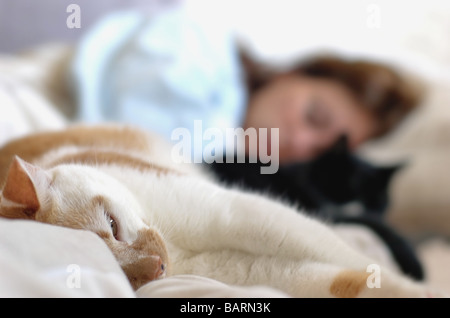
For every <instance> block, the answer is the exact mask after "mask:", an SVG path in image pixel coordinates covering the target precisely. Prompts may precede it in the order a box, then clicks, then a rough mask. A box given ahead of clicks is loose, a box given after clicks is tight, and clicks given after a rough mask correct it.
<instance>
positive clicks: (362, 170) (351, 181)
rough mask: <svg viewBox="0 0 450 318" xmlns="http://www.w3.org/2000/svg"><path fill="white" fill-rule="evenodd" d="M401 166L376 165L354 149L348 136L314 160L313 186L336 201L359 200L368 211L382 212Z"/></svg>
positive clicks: (332, 201)
mask: <svg viewBox="0 0 450 318" xmlns="http://www.w3.org/2000/svg"><path fill="white" fill-rule="evenodd" d="M399 168H400V166H392V167H377V166H374V165H372V164H370V163H368V162H366V161H364V160H362V159H360V158H358V157H357V156H355V155H354V154H352V153H351V151H350V150H349V149H348V147H347V141H346V138H342V139H341V140H339V142H338V143H336V144H335V146H334V147H333V148H332V149H330V151H328V152H326V153H325V154H323V155H322V156H320V157H319V158H317V159H316V160H315V161H313V162H312V163H311V167H310V169H311V170H310V172H311V174H310V180H311V182H312V183H313V186H314V187H315V188H316V189H318V190H319V191H320V193H321V194H322V195H323V196H324V197H325V198H327V199H328V200H329V201H330V203H333V204H338V205H342V204H346V203H350V202H358V203H360V204H361V205H362V206H363V208H364V210H365V211H373V212H383V211H384V210H385V209H386V207H387V205H388V201H389V200H388V199H389V193H388V190H389V184H390V181H391V179H392V176H393V175H394V174H395V172H396V171H398V169H399Z"/></svg>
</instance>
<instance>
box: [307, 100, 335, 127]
mask: <svg viewBox="0 0 450 318" xmlns="http://www.w3.org/2000/svg"><path fill="white" fill-rule="evenodd" d="M306 120H307V122H308V123H309V124H310V125H311V126H313V127H315V128H317V129H326V128H328V127H330V125H331V117H330V114H329V112H328V111H327V110H326V109H325V107H324V105H323V104H322V103H321V102H320V101H319V100H318V99H317V98H314V99H312V101H311V102H310V104H309V105H308V107H307V110H306Z"/></svg>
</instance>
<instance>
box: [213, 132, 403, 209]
mask: <svg viewBox="0 0 450 318" xmlns="http://www.w3.org/2000/svg"><path fill="white" fill-rule="evenodd" d="M262 165H263V164H261V163H260V162H257V163H248V160H246V163H239V164H227V163H223V164H221V163H215V164H212V165H211V168H212V169H213V171H214V172H215V173H216V174H217V176H218V177H219V179H221V180H222V181H223V182H226V183H233V184H235V183H238V184H241V185H243V186H245V187H246V188H250V189H254V190H263V191H264V192H268V193H271V194H273V195H276V196H277V197H281V198H284V199H287V200H288V201H289V202H291V203H296V204H299V206H301V207H302V208H304V209H305V210H306V211H308V212H309V213H319V214H320V213H324V212H325V213H326V211H330V210H333V209H334V210H336V209H340V210H341V212H342V210H343V209H344V207H345V205H347V204H349V203H356V204H357V205H359V206H360V208H361V209H360V210H361V211H360V212H364V213H375V214H382V213H383V212H384V211H385V209H386V207H387V204H388V186H389V182H390V180H391V177H392V176H393V175H394V173H395V172H396V171H397V170H398V169H399V168H400V166H398V165H396V166H390V167H377V166H374V165H372V164H370V163H368V162H366V161H364V160H362V159H360V158H359V157H357V156H356V155H354V154H353V153H352V152H351V151H349V149H348V147H347V138H346V137H342V138H340V139H339V140H338V142H337V143H336V144H335V145H334V146H333V147H331V148H330V149H329V150H328V151H327V152H325V153H324V154H322V155H321V156H319V157H318V158H317V159H315V160H312V161H310V162H305V163H295V164H291V165H285V166H280V168H279V170H278V172H277V173H275V174H266V175H264V174H261V173H260V167H261V166H262ZM356 204H355V205H353V206H356ZM330 207H332V208H331V209H330ZM352 213H353V214H355V211H352Z"/></svg>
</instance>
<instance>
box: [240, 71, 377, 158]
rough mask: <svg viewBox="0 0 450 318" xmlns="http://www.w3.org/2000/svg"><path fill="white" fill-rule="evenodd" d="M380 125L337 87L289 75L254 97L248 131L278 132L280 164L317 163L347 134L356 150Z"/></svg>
mask: <svg viewBox="0 0 450 318" xmlns="http://www.w3.org/2000/svg"><path fill="white" fill-rule="evenodd" d="M375 125H376V123H375V119H374V118H373V117H372V116H371V115H370V114H369V113H368V112H367V111H366V110H364V107H362V105H359V104H358V102H357V101H356V99H355V98H354V97H353V96H352V94H351V93H350V92H349V91H348V90H347V89H346V88H345V87H344V86H342V85H341V84H339V83H338V82H335V81H331V80H324V79H316V78H310V77H300V76H298V75H284V76H279V77H277V78H275V79H273V80H272V81H271V82H270V83H269V84H267V85H266V86H264V87H263V88H262V89H261V90H260V91H258V92H257V93H256V94H255V95H254V96H253V97H252V99H251V100H250V103H249V108H248V112H247V117H246V120H245V123H244V128H245V129H246V128H249V127H254V128H257V129H258V128H268V129H269V131H268V134H269V136H270V128H279V160H280V163H287V162H292V161H305V160H310V159H312V158H314V157H315V156H317V155H318V154H320V153H321V152H323V151H324V150H326V149H327V148H328V147H330V146H331V145H332V144H333V143H334V142H335V141H336V140H337V139H338V138H339V136H341V135H342V134H346V135H347V137H348V140H349V146H350V147H351V148H352V149H353V148H355V147H357V146H358V145H359V144H360V143H362V142H363V141H365V140H367V139H368V138H370V137H371V136H373V134H374V132H375ZM268 140H270V137H269V138H268ZM269 149H270V147H269Z"/></svg>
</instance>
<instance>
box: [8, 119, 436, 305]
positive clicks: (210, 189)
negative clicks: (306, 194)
mask: <svg viewBox="0 0 450 318" xmlns="http://www.w3.org/2000/svg"><path fill="white" fill-rule="evenodd" d="M0 180H1V181H2V182H3V183H4V187H3V191H2V195H1V197H0V200H1V201H0V215H1V216H3V217H7V218H23V219H32V220H36V221H40V222H45V223H50V224H55V225H60V226H66V227H70V228H75V229H85V230H90V231H93V232H95V233H97V234H98V235H99V236H100V237H101V238H102V239H103V240H104V241H105V242H106V244H107V245H108V246H109V248H110V249H111V250H112V252H113V253H114V255H115V257H116V258H117V260H118V262H119V264H120V265H121V267H122V269H123V270H124V272H125V273H126V275H127V277H128V279H129V280H130V283H131V285H132V286H133V288H135V289H138V288H139V287H141V286H143V285H144V284H146V283H147V282H149V281H151V280H153V279H160V278H163V277H165V276H166V275H171V274H196V275H201V276H205V277H210V278H214V279H217V280H219V281H222V282H225V283H228V284H233V285H266V286H271V287H274V288H278V289H280V290H282V291H284V292H286V293H288V294H289V295H292V296H294V297H428V296H432V295H431V294H430V292H429V290H428V288H427V287H426V286H424V285H422V284H419V283H416V282H413V281H412V280H410V279H408V278H407V277H403V276H400V275H399V274H396V273H394V272H391V271H390V270H389V269H387V268H381V277H380V280H379V282H380V286H375V287H380V288H370V287H374V286H371V284H368V283H367V282H368V278H369V276H370V275H371V273H370V272H367V268H368V266H369V265H370V264H373V263H374V261H373V260H371V259H369V258H367V257H365V256H363V255H361V254H359V253H358V252H356V251H355V250H353V249H352V248H351V247H350V246H348V245H347V244H346V243H344V242H343V241H342V240H341V239H340V238H339V237H338V236H337V235H336V234H335V233H334V232H333V231H332V230H331V229H330V228H329V227H328V226H327V225H326V224H323V223H321V222H319V221H317V220H315V219H312V218H311V217H308V216H306V215H303V214H302V213H300V212H299V211H297V210H296V209H294V208H292V207H289V206H286V205H284V204H282V203H281V202H277V201H275V200H272V199H269V198H265V197H263V196H261V195H259V194H257V193H249V192H245V191H242V190H240V189H230V188H225V187H223V186H221V185H219V184H217V183H215V182H214V180H213V179H212V178H209V177H208V176H207V175H205V174H203V173H202V172H200V171H197V169H196V167H192V166H181V165H176V164H173V163H172V160H171V158H170V150H169V148H168V147H167V145H165V144H161V143H160V142H159V141H158V139H156V138H154V137H153V136H151V135H148V134H147V133H145V132H143V131H140V130H137V129H134V128H131V127H123V126H92V127H91V126H75V127H72V128H69V129H67V130H64V131H60V132H49V133H40V134H35V135H30V136H28V137H25V138H21V139H18V140H15V141H12V142H10V143H9V144H7V145H5V146H4V147H3V148H2V149H0Z"/></svg>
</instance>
